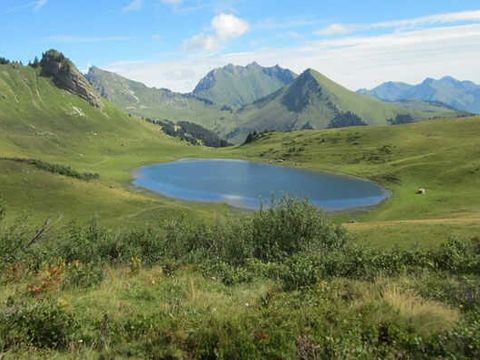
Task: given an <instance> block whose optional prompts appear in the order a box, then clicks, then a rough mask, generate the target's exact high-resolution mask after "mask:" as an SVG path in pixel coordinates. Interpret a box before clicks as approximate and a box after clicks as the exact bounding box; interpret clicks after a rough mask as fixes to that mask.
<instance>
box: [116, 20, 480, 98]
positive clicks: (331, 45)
mask: <svg viewBox="0 0 480 360" xmlns="http://www.w3.org/2000/svg"><path fill="white" fill-rule="evenodd" d="M177 55H178V56H179V57H180V56H181V54H177ZM252 61H257V62H259V63H260V64H262V65H265V66H273V65H275V64H277V63H279V64H280V65H281V66H284V67H287V68H290V69H292V70H294V71H296V72H302V71H303V70H305V69H307V68H314V69H317V70H318V71H320V72H322V73H324V74H325V75H326V76H329V77H330V78H332V79H333V80H334V81H337V82H339V83H340V84H342V85H345V86H347V87H348V88H350V89H353V90H356V89H358V88H361V87H373V86H375V85H378V84H379V83H381V82H383V81H387V80H396V81H405V82H419V81H421V80H423V79H424V78H425V77H441V76H444V75H452V76H454V77H457V78H460V79H469V80H473V81H477V82H480V73H478V71H477V68H478V64H479V63H480V24H470V25H457V26H450V27H437V28H433V29H423V30H416V31H405V32H401V33H391V34H384V35H371V36H361V37H358V36H349V37H343V38H340V39H327V40H319V41H315V42H310V43H304V44H303V45H302V46H298V47H292V48H264V49H259V50H256V51H254V52H244V53H235V54H216V55H213V56H208V55H195V56H187V57H183V58H182V59H175V60H171V61H161V62H143V63H141V65H139V64H138V63H136V64H132V63H117V64H113V65H111V66H109V67H108V68H109V69H110V70H112V71H115V72H119V73H120V74H122V75H124V76H126V77H130V78H132V79H135V80H138V81H142V82H145V83H146V84H148V85H150V86H157V87H167V88H171V89H172V90H176V91H182V92H188V91H191V90H192V89H193V88H194V86H195V85H196V83H197V82H198V80H200V78H202V77H203V76H204V75H205V74H206V73H207V72H208V71H209V70H211V69H212V68H214V67H218V66H223V65H225V64H228V63H235V64H239V65H246V64H248V63H250V62H252Z"/></svg>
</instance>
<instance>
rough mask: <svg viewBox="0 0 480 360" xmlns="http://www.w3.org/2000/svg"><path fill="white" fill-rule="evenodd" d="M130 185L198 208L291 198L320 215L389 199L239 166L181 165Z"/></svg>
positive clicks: (157, 168) (306, 176) (367, 184)
mask: <svg viewBox="0 0 480 360" xmlns="http://www.w3.org/2000/svg"><path fill="white" fill-rule="evenodd" d="M133 184H134V185H135V186H138V187H142V188H145V189H148V190H151V191H153V192H155V193H158V194H161V195H165V196H168V197H172V198H176V199H181V200H187V201H200V202H222V203H227V204H229V205H231V206H234V207H239V208H245V209H257V208H259V207H260V204H261V202H262V201H263V202H264V203H265V204H267V205H268V203H269V202H270V199H271V198H272V195H275V197H276V198H278V197H281V196H282V195H284V194H289V195H292V196H296V197H299V198H308V200H309V201H310V202H311V203H312V204H314V205H315V206H318V207H320V208H322V209H324V210H327V211H337V210H345V209H352V208H358V207H364V206H371V205H375V204H378V203H380V202H381V201H382V200H384V199H385V198H386V197H387V196H388V193H387V191H385V190H384V189H383V188H382V187H380V186H378V185H377V184H375V183H373V182H371V181H366V180H362V179H357V178H353V177H349V176H342V175H334V174H330V173H322V172H314V171H307V170H299V169H293V168H288V167H282V166H274V165H269V164H261V163H256V162H251V161H243V160H224V159H222V160H220V159H219V160H212V159H209V160H203V159H191V160H190V159H185V160H179V161H175V162H170V163H162V164H157V165H151V166H145V167H142V168H140V169H139V170H138V171H137V172H136V173H135V179H134V182H133Z"/></svg>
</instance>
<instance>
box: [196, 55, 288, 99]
mask: <svg viewBox="0 0 480 360" xmlns="http://www.w3.org/2000/svg"><path fill="white" fill-rule="evenodd" d="M296 77H297V75H296V74H295V73H293V72H292V71H290V70H287V69H283V68H281V67H280V66H278V65H277V66H274V67H262V66H260V65H258V64H257V63H252V64H250V65H247V66H235V65H232V64H230V65H227V66H224V67H222V68H219V69H215V70H212V71H211V72H209V73H208V74H207V76H206V77H205V78H203V79H202V80H201V81H200V82H199V84H198V85H197V87H196V88H195V90H194V91H193V94H194V95H195V96H197V97H199V98H202V99H207V100H209V101H211V102H213V103H215V104H219V105H227V106H231V107H241V106H244V105H247V104H251V103H253V102H254V101H256V100H259V99H261V98H263V97H265V96H267V95H269V94H271V93H273V92H275V91H277V90H279V89H280V88H282V87H284V86H285V85H288V84H291V83H292V82H293V81H294V80H295V78H296Z"/></svg>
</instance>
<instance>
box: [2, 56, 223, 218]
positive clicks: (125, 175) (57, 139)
mask: <svg viewBox="0 0 480 360" xmlns="http://www.w3.org/2000/svg"><path fill="white" fill-rule="evenodd" d="M0 94H1V95H0V154H1V155H2V156H6V157H14V156H17V157H26V158H39V159H41V160H44V161H48V162H51V163H59V164H63V165H68V166H72V167H73V168H74V169H75V170H78V171H89V172H97V173H99V174H100V180H98V181H94V182H90V183H86V182H83V181H80V180H74V179H70V178H65V177H62V176H57V175H53V174H50V173H46V172H42V171H39V170H36V169H34V168H32V167H31V166H30V165H26V164H17V163H12V162H10V161H5V160H2V161H0V169H1V171H0V174H1V175H0V184H1V186H0V194H1V196H3V197H4V198H5V199H6V200H7V202H8V203H9V204H10V205H11V207H12V208H13V210H14V211H16V212H18V211H24V210H26V211H28V212H33V213H34V214H36V215H38V216H42V217H45V216H47V215H53V214H59V213H63V214H64V215H65V216H67V217H71V216H73V217H79V218H82V219H85V218H87V217H91V216H93V215H94V214H96V215H98V216H99V217H101V218H102V219H105V220H114V221H116V222H118V219H119V218H120V219H123V217H125V218H127V219H128V218H131V217H135V215H138V216H144V215H145V214H148V213H152V211H148V210H149V209H152V210H154V211H153V212H154V213H158V212H160V213H163V211H162V210H165V209H166V210H167V211H168V212H170V211H171V210H172V209H178V210H182V209H186V210H192V209H196V210H200V213H201V212H202V211H203V210H206V209H207V207H206V206H203V205H197V204H188V205H185V204H181V203H178V202H175V201H171V200H165V199H159V198H158V197H153V196H150V195H147V194H141V193H135V192H132V191H129V190H128V189H127V188H126V187H127V186H128V184H129V182H130V180H131V172H132V171H133V170H134V169H135V168H137V167H139V166H141V165H142V164H145V163H151V162H158V161H167V160H170V159H176V158H178V157H182V156H190V155H192V154H201V153H202V152H207V153H208V150H204V149H201V148H193V147H189V146H186V145H184V144H182V143H180V142H178V141H174V140H172V139H170V138H168V137H166V136H164V135H162V134H161V132H160V131H159V130H158V127H155V126H152V125H148V124H147V123H145V122H144V121H142V120H140V119H138V118H135V117H129V116H127V115H126V114H124V113H123V112H121V111H119V110H116V109H115V108H114V107H113V106H112V105H111V104H109V103H108V102H105V107H104V109H103V110H99V109H96V108H94V107H91V106H90V105H89V104H88V103H86V102H85V101H83V100H82V99H80V98H78V97H76V96H74V95H71V94H69V93H67V92H65V91H60V90H58V88H56V87H55V86H54V85H53V84H52V83H51V82H50V80H48V79H46V78H42V77H40V76H38V74H37V72H36V71H34V70H33V69H30V68H26V67H24V68H18V67H16V68H14V67H13V66H9V65H4V66H0ZM207 156H208V155H207ZM38 190H40V191H38ZM219 207H220V206H219Z"/></svg>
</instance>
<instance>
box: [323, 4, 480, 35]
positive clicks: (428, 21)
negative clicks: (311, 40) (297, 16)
mask: <svg viewBox="0 0 480 360" xmlns="http://www.w3.org/2000/svg"><path fill="white" fill-rule="evenodd" d="M478 21H480V10H474V11H462V12H453V13H445V14H436V15H429V16H422V17H417V18H412V19H404V20H389V21H382V22H376V23H370V24H340V23H337V24H331V25H329V26H327V27H325V28H323V29H320V30H319V31H317V32H316V34H317V35H337V34H346V33H353V32H355V31H362V30H373V29H396V30H413V29H417V28H419V27H425V26H434V25H437V26H438V25H445V24H455V23H460V22H478Z"/></svg>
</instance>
